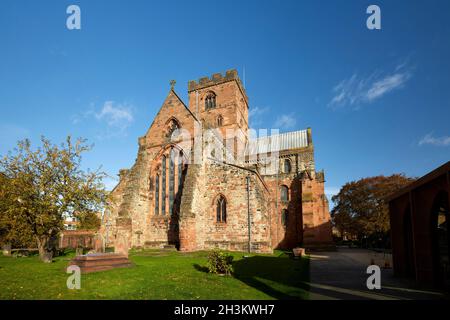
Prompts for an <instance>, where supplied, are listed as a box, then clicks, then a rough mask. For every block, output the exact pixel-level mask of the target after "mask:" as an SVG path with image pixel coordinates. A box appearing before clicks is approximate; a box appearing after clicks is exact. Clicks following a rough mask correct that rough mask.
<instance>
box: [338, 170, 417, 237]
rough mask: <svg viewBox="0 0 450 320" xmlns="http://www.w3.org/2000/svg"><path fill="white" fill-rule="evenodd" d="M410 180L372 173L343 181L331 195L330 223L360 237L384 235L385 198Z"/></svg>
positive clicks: (386, 206)
mask: <svg viewBox="0 0 450 320" xmlns="http://www.w3.org/2000/svg"><path fill="white" fill-rule="evenodd" d="M412 181H414V179H413V178H408V177H406V176H404V175H402V174H394V175H391V176H388V177H386V176H376V177H370V178H364V179H360V180H358V181H352V182H349V183H346V184H345V185H344V186H343V187H342V188H341V190H340V191H339V193H338V194H337V195H335V196H333V198H332V200H333V202H334V204H335V206H334V208H333V210H332V211H331V216H332V220H333V224H334V226H335V227H336V228H337V229H338V230H339V231H340V232H341V234H343V233H347V234H351V235H354V236H357V237H358V238H359V239H361V238H363V237H371V236H373V235H386V234H387V233H388V231H389V230H390V226H389V209H388V204H387V203H386V202H385V198H386V197H387V196H388V195H390V194H392V193H394V192H395V191H397V190H399V189H401V188H402V187H404V186H406V185H408V184H410V183H411V182H412Z"/></svg>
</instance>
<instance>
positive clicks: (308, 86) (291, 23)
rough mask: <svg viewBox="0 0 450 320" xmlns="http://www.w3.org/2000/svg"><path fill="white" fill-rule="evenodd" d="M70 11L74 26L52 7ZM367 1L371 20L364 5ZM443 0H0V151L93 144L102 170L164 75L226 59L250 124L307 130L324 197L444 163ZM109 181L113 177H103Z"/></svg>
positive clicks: (113, 160) (449, 74)
mask: <svg viewBox="0 0 450 320" xmlns="http://www.w3.org/2000/svg"><path fill="white" fill-rule="evenodd" d="M70 4H76V5H78V6H79V7H80V8H81V26H82V28H81V30H68V29H67V28H66V18H67V17H68V14H66V8H67V7H68V6H69V5H70ZM370 4H377V5H378V6H380V8H381V19H382V22H381V26H382V29H381V30H368V29H367V28H366V19H367V17H368V14H366V8H367V7H368V6H369V5H370ZM449 17H450V2H449V1H446V0H442V1H356V0H354V1H337V0H336V1H312V0H311V1H299V0H296V1H261V0H258V1H257V0H228V1H195V0H191V1H164V2H163V1H137V0H135V1H114V0H109V1H100V0H89V1H76V0H72V1H63V0H54V1H44V0H41V1H22V0H12V1H11V0H2V1H1V2H0V39H1V47H0V48H1V50H0V109H1V117H0V154H4V153H6V151H7V150H10V149H11V148H12V147H13V146H14V145H15V142H16V141H17V140H18V139H22V138H25V137H28V138H31V139H32V141H34V142H37V141H38V139H39V137H40V135H42V134H43V135H45V136H47V137H48V138H50V139H51V140H52V141H54V142H61V141H63V139H64V137H65V136H66V135H68V134H71V135H73V136H75V137H78V136H82V137H85V138H87V139H89V142H91V143H94V144H95V147H94V149H93V151H91V152H90V153H89V154H87V155H86V156H85V159H84V165H85V167H86V168H87V167H89V168H97V167H98V166H99V165H103V167H104V169H105V170H106V171H107V172H108V173H109V174H111V175H112V176H115V175H116V174H117V173H118V170H119V169H120V168H128V167H130V166H131V165H132V164H133V163H134V160H135V157H136V152H137V139H138V137H139V136H142V135H143V134H144V133H145V132H146V130H147V128H148V127H149V125H150V124H151V122H152V120H153V117H154V116H155V114H156V113H157V111H158V110H159V108H160V106H161V104H162V102H163V101H164V98H165V97H166V95H167V93H168V90H169V88H170V86H169V81H170V79H176V80H177V85H176V91H177V92H178V93H179V95H180V96H181V98H182V99H183V100H184V101H187V82H188V81H189V80H192V79H198V78H200V77H202V76H207V75H211V74H212V73H215V72H224V71H225V70H227V69H230V68H236V69H238V71H239V73H240V75H241V77H243V73H244V69H245V85H246V89H247V93H248V96H249V99H250V105H251V114H252V117H251V119H250V123H251V125H252V126H253V127H256V128H273V127H277V128H278V127H279V128H280V129H281V130H282V131H290V130H298V129H304V128H306V127H311V128H312V131H313V141H314V144H315V150H316V153H315V156H316V167H317V169H325V171H326V178H327V183H326V188H327V193H328V194H332V193H335V192H336V191H337V190H338V189H339V187H340V186H341V185H343V184H344V183H346V182H348V181H351V180H355V179H359V178H361V177H366V176H373V175H379V174H384V175H389V174H392V173H405V174H407V175H411V176H420V175H423V174H425V173H426V172H428V171H429V170H431V169H433V168H435V167H437V166H439V165H441V164H443V163H444V162H446V161H448V160H450V129H449V126H448V123H449V119H450V22H449ZM108 184H109V186H111V185H112V184H113V182H112V181H109V182H108Z"/></svg>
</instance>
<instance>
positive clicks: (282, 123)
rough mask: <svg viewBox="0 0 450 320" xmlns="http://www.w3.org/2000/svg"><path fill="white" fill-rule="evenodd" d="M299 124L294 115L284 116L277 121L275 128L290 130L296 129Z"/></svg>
mask: <svg viewBox="0 0 450 320" xmlns="http://www.w3.org/2000/svg"><path fill="white" fill-rule="evenodd" d="M296 123H297V120H296V119H295V117H294V115H293V114H292V113H291V114H282V115H280V116H278V118H277V119H276V121H275V124H274V127H275V128H280V129H290V128H293V127H295V125H296Z"/></svg>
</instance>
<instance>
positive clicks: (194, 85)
mask: <svg viewBox="0 0 450 320" xmlns="http://www.w3.org/2000/svg"><path fill="white" fill-rule="evenodd" d="M229 81H236V83H237V85H238V86H239V88H240V90H241V91H242V94H243V95H244V97H245V99H246V100H247V101H248V97H247V93H246V92H245V88H244V86H243V85H242V82H241V79H240V78H239V75H238V72H237V70H236V69H231V70H227V71H226V72H225V74H224V75H223V74H222V73H214V74H213V75H212V76H211V77H202V78H200V79H198V80H190V81H189V82H188V92H192V91H195V90H200V89H205V88H208V87H211V86H215V85H218V84H222V83H225V82H229Z"/></svg>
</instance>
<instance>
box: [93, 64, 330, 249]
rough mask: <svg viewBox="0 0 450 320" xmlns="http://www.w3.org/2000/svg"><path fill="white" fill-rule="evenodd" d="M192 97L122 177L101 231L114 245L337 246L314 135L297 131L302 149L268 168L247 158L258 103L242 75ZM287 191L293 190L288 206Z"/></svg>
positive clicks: (164, 121)
mask: <svg viewBox="0 0 450 320" xmlns="http://www.w3.org/2000/svg"><path fill="white" fill-rule="evenodd" d="M188 93H189V106H186V105H185V104H184V103H183V102H182V101H181V99H180V98H179V97H178V96H177V94H176V93H175V91H174V90H173V88H171V90H170V92H169V94H168V96H167V98H166V100H165V101H164V103H163V105H162V107H161V109H160V110H159V112H158V114H157V115H156V117H155V119H154V121H153V123H152V124H151V126H150V128H149V129H148V131H147V133H146V134H145V135H144V136H143V137H140V138H139V139H138V154H137V158H136V162H135V164H134V165H133V167H132V168H131V169H129V170H126V169H124V170H121V171H120V174H119V176H120V182H119V184H118V185H117V186H116V188H114V190H113V191H112V193H111V196H112V199H113V203H112V205H111V207H110V208H109V210H108V211H107V212H106V214H105V217H104V219H103V221H104V225H103V226H102V229H101V230H102V233H104V234H108V237H107V238H108V241H109V245H114V244H115V243H117V242H118V241H119V239H122V240H120V241H122V243H123V241H125V243H129V245H130V247H163V246H166V245H174V246H176V247H177V248H178V249H179V250H182V251H193V250H204V249H211V248H214V247H220V248H223V249H228V250H241V251H244V250H248V247H249V235H250V248H251V250H252V251H255V252H271V251H272V250H273V249H274V248H292V247H296V246H299V245H304V246H316V245H328V244H330V243H331V226H330V216H329V212H328V201H327V199H326V197H325V195H324V181H325V179H324V174H323V172H316V171H315V167H314V149H313V145H312V135H311V130H310V129H308V130H305V131H304V132H294V133H293V134H294V135H295V137H297V138H295V139H297V140H299V139H300V140H301V143H302V146H301V147H295V148H291V147H288V148H287V149H280V150H278V151H279V152H277V155H276V159H277V160H276V161H275V162H279V164H280V165H279V166H278V163H277V165H276V166H275V169H268V168H266V167H265V166H264V165H262V162H261V159H260V157H262V155H260V154H258V155H257V156H256V158H254V157H252V156H251V155H250V154H247V153H246V152H247V151H246V150H247V149H248V145H249V141H250V140H249V137H248V132H249V130H248V98H247V95H246V93H245V89H244V88H243V86H242V84H241V81H240V79H239V77H238V75H237V72H236V71H235V70H230V71H227V73H226V74H225V75H221V74H214V75H213V76H212V77H211V78H202V79H200V80H199V81H190V82H189V85H188ZM211 128H215V129H216V130H217V131H216V132H213V134H211V133H210V132H207V130H206V129H211ZM231 130H232V131H233V132H235V136H234V137H232V138H230V137H229V136H227V131H231ZM186 137H188V138H186ZM298 137H300V138H298ZM302 137H303V138H302ZM289 139H291V140H292V139H293V138H289V137H288V140H289ZM302 139H303V140H302ZM297 140H296V141H294V142H298V141H297ZM230 142H232V143H233V144H229V143H230ZM230 145H231V147H230ZM243 155H244V157H243V158H242V161H235V162H233V161H231V159H236V158H237V157H238V156H243ZM271 155H272V154H271ZM272 156H273V155H272ZM286 160H288V161H289V166H288V167H286V166H285V161H286ZM286 168H288V169H289V170H288V172H286V170H285V169H286ZM247 181H248V185H247ZM283 186H284V187H283ZM280 188H287V190H289V191H288V193H289V196H288V198H287V199H282V198H281V194H280ZM221 201H224V203H225V207H221V206H220V205H219V203H222V202H221ZM284 210H287V211H284ZM283 215H284V216H283ZM249 217H250V228H249V223H248V221H249ZM249 230H250V234H249ZM123 239H125V240H123Z"/></svg>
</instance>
